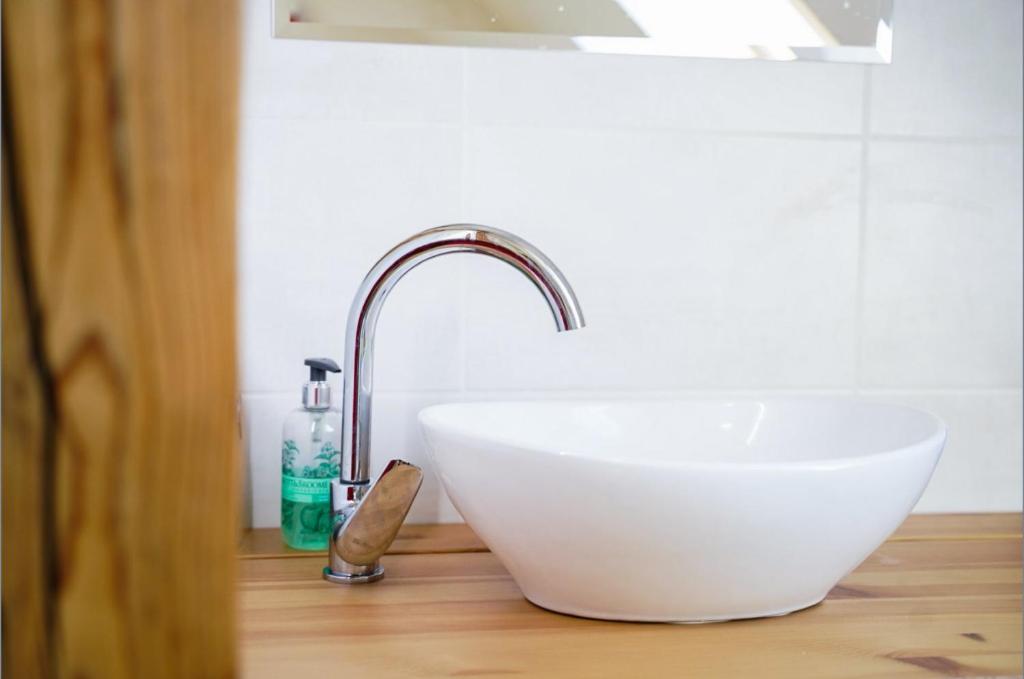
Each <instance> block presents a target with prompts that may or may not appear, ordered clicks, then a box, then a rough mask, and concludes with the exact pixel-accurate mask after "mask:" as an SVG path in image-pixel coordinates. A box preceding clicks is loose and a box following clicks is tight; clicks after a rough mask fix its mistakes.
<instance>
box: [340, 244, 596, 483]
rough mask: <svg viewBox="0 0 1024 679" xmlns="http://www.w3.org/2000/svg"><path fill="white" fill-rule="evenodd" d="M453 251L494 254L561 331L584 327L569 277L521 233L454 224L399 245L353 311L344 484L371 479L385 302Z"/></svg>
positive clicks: (374, 272)
mask: <svg viewBox="0 0 1024 679" xmlns="http://www.w3.org/2000/svg"><path fill="white" fill-rule="evenodd" d="M453 252H475V253H478V254H482V255H488V256H490V257H494V258H496V259H500V260H502V261H504V262H506V263H507V264H509V265H511V266H513V267H514V268H516V269H517V270H519V271H520V272H521V273H522V274H523V275H525V276H526V277H527V278H528V279H529V280H530V282H532V283H533V284H534V286H535V287H536V288H537V289H538V290H539V291H540V293H541V294H542V295H543V296H544V299H545V300H546V301H547V303H548V306H549V307H550V309H551V313H552V315H553V316H554V319H555V325H556V327H557V329H558V330H559V331H562V330H574V329H576V328H580V327H583V324H584V321H583V312H582V311H581V310H580V306H579V302H578V301H577V300H576V295H575V294H574V293H573V291H572V287H571V286H570V285H569V282H568V281H567V280H566V279H565V276H563V275H562V272H561V271H559V270H558V268H557V267H556V266H555V265H554V264H553V263H552V262H551V260H549V259H548V258H547V257H546V256H545V255H544V253H542V252H541V251H540V250H538V249H537V248H535V247H534V246H532V245H530V244H529V243H527V242H526V241H524V240H523V239H521V238H519V237H518V236H515V235H513V234H511V233H508V232H506V231H501V230H500V229H494V228H490V227H486V226H477V225H471V224H453V225H450V226H440V227H437V228H434V229H428V230H426V231H422V232H420V233H418V234H416V235H415V236H413V237H412V238H409V239H408V240H405V241H403V242H402V243H399V244H398V245H397V246H395V247H394V248H393V249H392V250H391V251H390V252H388V253H387V254H386V255H384V256H383V257H382V258H381V259H380V261H378V262H377V263H376V264H375V265H374V266H373V268H372V269H370V272H369V273H368V274H367V275H366V278H364V279H363V282H362V284H361V285H360V286H359V291H358V292H357V293H356V296H355V299H354V300H353V301H352V307H351V308H350V309H349V314H348V325H347V328H346V333H345V365H344V371H343V376H344V393H343V396H342V414H343V417H344V425H343V436H342V456H341V482H342V483H344V484H350V485H363V484H368V483H369V481H370V421H371V412H372V408H373V343H374V333H375V331H376V327H377V317H378V316H379V315H380V310H381V307H382V306H383V304H384V300H385V299H386V298H387V295H388V293H389V292H390V291H391V289H392V288H393V287H394V286H395V284H396V283H397V282H398V281H399V280H401V278H402V276H404V275H405V274H406V273H408V272H409V271H410V270H411V269H414V268H415V267H416V266H418V265H420V264H422V263H423V262H425V261H427V260H428V259H432V258H434V257H438V256H440V255H445V254H449V253H453ZM353 490H354V489H353Z"/></svg>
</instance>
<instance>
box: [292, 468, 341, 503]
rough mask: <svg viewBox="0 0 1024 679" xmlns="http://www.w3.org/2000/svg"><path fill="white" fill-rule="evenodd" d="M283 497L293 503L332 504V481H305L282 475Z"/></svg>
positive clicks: (296, 477)
mask: <svg viewBox="0 0 1024 679" xmlns="http://www.w3.org/2000/svg"><path fill="white" fill-rule="evenodd" d="M281 497H283V498H284V499H285V500H291V501H292V502H307V503H308V502H330V500H331V480H330V479H304V478H301V477H298V476H290V475H289V474H282V475H281Z"/></svg>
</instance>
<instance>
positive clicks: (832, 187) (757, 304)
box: [465, 128, 860, 389]
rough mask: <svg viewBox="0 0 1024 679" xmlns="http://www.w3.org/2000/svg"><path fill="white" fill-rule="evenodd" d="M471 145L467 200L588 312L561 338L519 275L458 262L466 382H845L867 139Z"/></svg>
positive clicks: (548, 133) (683, 138)
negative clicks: (554, 270) (542, 255)
mask: <svg viewBox="0 0 1024 679" xmlns="http://www.w3.org/2000/svg"><path fill="white" fill-rule="evenodd" d="M467 144H468V148H467V158H468V161H467V162H468V171H467V177H468V185H467V198H466V200H467V211H468V213H469V214H471V215H473V216H474V218H476V219H479V220H481V221H483V222H484V223H489V224H493V225H495V226H499V227H502V228H506V229H509V230H512V231H515V232H517V233H520V234H522V235H523V236H524V237H526V238H527V239H528V240H531V241H533V242H534V244H535V245H537V246H538V247H540V248H541V249H542V250H544V251H545V252H546V253H547V254H548V255H549V256H550V257H551V258H552V259H553V260H554V261H555V263H556V264H557V265H558V266H559V267H560V268H561V269H562V271H563V272H564V273H565V274H566V276H567V277H568V278H569V280H570V282H571V284H572V285H573V286H574V287H575V290H576V293H577V295H578V297H579V299H580V301H581V304H582V306H583V310H584V314H585V315H586V317H587V323H588V326H587V328H585V329H584V330H581V331H579V332H572V333H564V334H561V335H555V334H554V333H553V332H552V324H551V320H550V318H549V313H548V311H547V309H546V308H545V306H544V304H543V302H542V300H541V298H540V297H539V296H538V295H537V294H535V292H534V291H533V290H532V289H531V288H530V287H529V286H528V285H527V284H526V282H525V281H524V280H520V278H521V277H519V276H518V274H517V273H516V272H514V271H513V270H511V269H510V268H507V267H501V266H499V265H496V264H494V263H492V262H490V261H484V262H472V263H470V262H467V265H466V267H467V283H469V281H472V284H471V285H468V286H467V297H468V303H467V311H466V316H467V321H466V330H465V332H466V352H467V356H466V376H467V384H468V386H470V387H471V388H474V389H502V388H518V389H532V388H542V389H560V388H609V387H622V388H629V389H638V388H641V389H666V388H682V387H687V388H689V387H822V386H839V385H843V384H847V383H849V382H850V381H851V380H852V379H853V371H854V358H855V352H854V329H855V326H854V322H855V291H856V258H857V214H858V206H857V191H858V168H859V158H860V145H859V143H855V142H845V141H810V140H792V139H788V140H781V139H750V138H707V137H695V136H688V135H680V134H672V133H643V134H641V133H620V132H576V131H557V130H531V129H524V128H484V129H477V130H474V131H473V132H472V134H471V135H470V136H469V139H468V142H467ZM783 167H784V168H785V170H784V171H780V168H783Z"/></svg>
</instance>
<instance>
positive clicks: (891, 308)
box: [863, 142, 1022, 387]
mask: <svg viewBox="0 0 1024 679" xmlns="http://www.w3.org/2000/svg"><path fill="white" fill-rule="evenodd" d="M870 166H871V167H870V182H871V189H870V201H869V204H868V231H867V248H866V255H865V258H866V259H865V289H864V305H865V306H864V343H863V356H864V374H863V380H864V383H865V384H866V385H876V386H899V387H921V386H932V387H940V386H942V387H948V386H976V387H986V386H1000V387H1006V386H1019V385H1020V383H1021V368H1022V366H1021V323H1022V319H1021V304H1022V299H1021V247H1022V244H1021V232H1022V226H1021V209H1022V208H1021V190H1020V187H1021V180H1022V179H1021V148H1020V145H1019V144H1009V145H961V144H948V143H946V144H930V143H913V142H910V143H874V144H872V147H871V162H870Z"/></svg>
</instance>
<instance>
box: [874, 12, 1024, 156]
mask: <svg viewBox="0 0 1024 679" xmlns="http://www.w3.org/2000/svg"><path fill="white" fill-rule="evenodd" d="M1021 6H1022V5H1021V2H1020V0H969V1H968V2H964V1H963V0H898V2H896V3H894V12H895V15H894V17H893V29H894V31H895V38H894V41H893V63H892V64H891V65H888V66H876V67H872V73H871V113H870V117H871V122H870V126H871V130H872V132H877V133H884V134H917V135H966V136H984V135H1017V136H1019V135H1020V134H1021Z"/></svg>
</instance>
